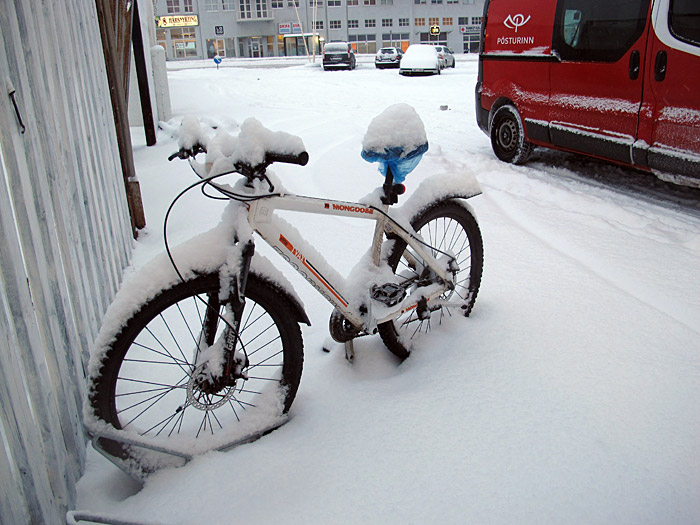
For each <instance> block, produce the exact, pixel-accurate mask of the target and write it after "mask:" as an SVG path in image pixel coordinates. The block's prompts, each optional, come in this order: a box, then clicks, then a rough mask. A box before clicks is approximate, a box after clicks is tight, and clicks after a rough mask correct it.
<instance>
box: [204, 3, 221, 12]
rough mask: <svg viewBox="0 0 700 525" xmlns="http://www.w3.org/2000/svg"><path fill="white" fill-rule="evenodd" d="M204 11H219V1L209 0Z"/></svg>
mask: <svg viewBox="0 0 700 525" xmlns="http://www.w3.org/2000/svg"><path fill="white" fill-rule="evenodd" d="M204 9H205V10H206V11H207V12H209V13H212V12H214V11H218V10H219V0H207V2H206V3H205V4H204Z"/></svg>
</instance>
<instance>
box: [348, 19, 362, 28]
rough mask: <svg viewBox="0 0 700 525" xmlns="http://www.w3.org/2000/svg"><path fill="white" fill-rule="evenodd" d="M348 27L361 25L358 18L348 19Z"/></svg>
mask: <svg viewBox="0 0 700 525" xmlns="http://www.w3.org/2000/svg"><path fill="white" fill-rule="evenodd" d="M348 27H349V28H350V29H356V28H358V27H360V22H359V21H357V20H348Z"/></svg>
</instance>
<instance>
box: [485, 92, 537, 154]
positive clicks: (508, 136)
mask: <svg viewBox="0 0 700 525" xmlns="http://www.w3.org/2000/svg"><path fill="white" fill-rule="evenodd" d="M490 134H491V147H492V148H493V152H494V153H495V154H496V157H498V158H499V159H501V160H502V161H504V162H510V163H512V164H525V162H527V159H528V158H530V154H531V153H532V150H533V148H534V146H533V145H532V144H531V143H529V142H528V141H526V140H525V130H524V129H523V121H522V120H521V118H520V115H519V114H518V110H517V109H515V108H514V107H513V106H511V105H505V106H501V107H500V108H498V109H497V110H496V112H495V113H494V114H493V117H492V118H491V133H490Z"/></svg>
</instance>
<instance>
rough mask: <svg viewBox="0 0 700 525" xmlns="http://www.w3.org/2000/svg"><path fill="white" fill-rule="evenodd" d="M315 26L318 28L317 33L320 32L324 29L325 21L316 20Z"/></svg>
mask: <svg viewBox="0 0 700 525" xmlns="http://www.w3.org/2000/svg"><path fill="white" fill-rule="evenodd" d="M314 26H315V28H316V31H320V30H321V29H323V20H316V22H315V23H314Z"/></svg>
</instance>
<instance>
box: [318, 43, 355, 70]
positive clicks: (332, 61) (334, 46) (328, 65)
mask: <svg viewBox="0 0 700 525" xmlns="http://www.w3.org/2000/svg"><path fill="white" fill-rule="evenodd" d="M355 65H356V59H355V52H354V51H353V49H352V46H351V45H350V44H349V43H348V42H328V43H327V44H326V45H325V47H324V48H323V69H324V71H327V70H329V69H355Z"/></svg>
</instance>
